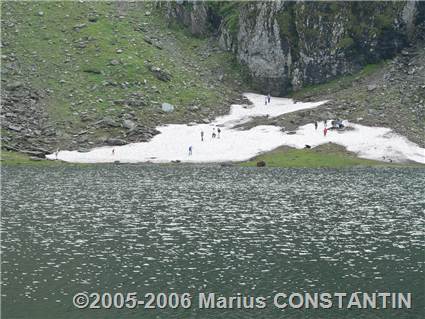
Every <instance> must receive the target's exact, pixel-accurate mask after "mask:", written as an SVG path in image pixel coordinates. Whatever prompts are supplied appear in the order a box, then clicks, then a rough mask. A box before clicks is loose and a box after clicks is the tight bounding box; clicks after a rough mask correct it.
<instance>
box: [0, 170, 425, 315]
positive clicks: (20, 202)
mask: <svg viewBox="0 0 425 319" xmlns="http://www.w3.org/2000/svg"><path fill="white" fill-rule="evenodd" d="M424 189H425V170H420V169H353V170H320V169H319V170H297V169H271V168H266V169H256V168H220V167H215V166H147V165H99V166H88V167H49V168H28V167H26V168H25V167H24V168H18V167H16V168H15V167H3V168H2V243H1V245H2V318H58V319H61V318H422V317H423V315H424V312H423V309H424V299H425V293H424V290H425V288H424V273H423V270H424V260H425V258H424V237H423V231H424V208H425V200H424ZM80 291H84V292H96V291H99V292H104V291H108V292H111V293H114V292H123V293H126V292H138V294H139V296H142V295H143V294H144V293H146V292H155V293H157V292H166V293H171V292H179V293H184V292H189V293H191V294H192V295H194V296H195V295H197V294H198V293H199V292H216V293H218V294H221V295H225V296H232V295H236V294H237V293H241V294H244V295H254V296H264V297H270V296H273V295H274V294H275V293H277V292H304V291H307V292H318V291H319V292H349V293H351V292H355V291H362V292H374V291H381V292H411V293H412V296H413V309H411V310H389V309H386V310H338V309H329V310H323V309H322V310H289V311H281V310H277V309H276V308H275V307H272V306H270V307H269V306H267V307H266V308H265V309H261V310H239V309H229V310H211V309H210V310H199V309H197V307H191V308H190V309H189V310H184V309H178V310H171V309H164V310H145V309H143V308H141V307H139V308H137V309H120V310H117V309H115V310H105V309H103V310H93V309H84V310H80V309H77V308H75V307H74V306H73V304H72V297H73V295H74V294H75V293H77V292H80ZM139 299H140V297H139ZM268 304H269V303H268Z"/></svg>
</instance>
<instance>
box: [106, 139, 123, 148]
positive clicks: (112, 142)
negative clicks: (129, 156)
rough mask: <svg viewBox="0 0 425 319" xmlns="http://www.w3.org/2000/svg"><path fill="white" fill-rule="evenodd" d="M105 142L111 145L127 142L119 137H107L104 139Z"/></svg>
mask: <svg viewBox="0 0 425 319" xmlns="http://www.w3.org/2000/svg"><path fill="white" fill-rule="evenodd" d="M106 144H108V145H111V146H121V145H126V144H127V142H126V141H124V140H122V139H119V138H108V139H107V140H106Z"/></svg>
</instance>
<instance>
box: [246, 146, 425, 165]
mask: <svg viewBox="0 0 425 319" xmlns="http://www.w3.org/2000/svg"><path fill="white" fill-rule="evenodd" d="M258 161H265V162H266V165H267V166H269V167H295V168H320V167H326V168H346V167H355V166H361V167H365V166H366V167H371V166H381V167H382V166H385V167H406V166H409V167H411V166H418V165H414V164H412V165H409V164H392V163H386V162H379V161H373V160H368V159H362V158H358V157H356V156H355V154H353V153H350V152H348V151H346V150H345V148H343V147H342V146H338V145H335V144H327V145H321V146H318V147H316V148H313V149H293V148H289V147H280V148H278V149H276V150H273V151H271V152H268V153H265V154H262V155H259V156H257V157H255V158H253V159H251V160H250V161H247V162H243V163H241V164H240V165H241V166H248V167H249V166H256V164H257V162H258ZM421 167H424V166H423V165H421Z"/></svg>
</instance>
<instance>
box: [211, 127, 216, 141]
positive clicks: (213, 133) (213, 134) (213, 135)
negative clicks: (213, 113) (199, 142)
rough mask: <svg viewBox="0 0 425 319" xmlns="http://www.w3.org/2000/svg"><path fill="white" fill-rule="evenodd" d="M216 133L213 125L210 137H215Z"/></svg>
mask: <svg viewBox="0 0 425 319" xmlns="http://www.w3.org/2000/svg"><path fill="white" fill-rule="evenodd" d="M215 136H216V134H215V127H214V128H213V132H212V138H215Z"/></svg>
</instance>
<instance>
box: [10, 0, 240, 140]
mask: <svg viewBox="0 0 425 319" xmlns="http://www.w3.org/2000/svg"><path fill="white" fill-rule="evenodd" d="M147 11H149V12H151V14H150V15H145V12H147ZM39 12H42V15H39ZM90 16H96V17H98V20H97V21H96V22H90V21H89V20H88V18H89V17H90ZM81 24H85V27H82V28H76V26H78V25H81ZM2 29H3V34H2V37H3V41H4V42H5V43H7V45H6V46H4V47H3V49H2V55H3V56H5V57H6V59H3V56H2V60H4V61H3V62H8V57H10V56H13V57H14V60H15V61H16V62H17V63H18V65H19V67H18V71H17V72H15V73H13V72H12V73H9V74H7V75H6V76H4V75H3V78H4V79H5V81H6V82H10V81H13V80H23V81H25V82H26V83H29V84H30V85H31V86H32V87H33V88H36V89H40V90H45V89H49V90H51V93H50V94H49V95H48V97H47V99H46V100H45V101H44V102H45V103H46V107H47V110H48V113H49V116H50V120H51V124H53V125H54V126H55V127H56V128H57V129H59V130H63V131H66V132H67V133H69V134H73V133H76V132H78V131H79V130H83V129H88V128H89V129H90V130H91V131H92V130H93V129H94V128H93V127H90V126H88V125H87V123H83V122H82V121H81V119H80V116H81V115H82V114H84V115H88V116H89V117H92V118H93V119H100V118H102V117H104V116H105V115H108V116H111V117H112V118H115V117H116V116H119V115H121V114H122V113H126V112H130V111H131V112H134V113H135V115H136V117H137V119H138V122H139V123H140V124H142V125H146V126H155V124H158V123H160V122H168V123H170V122H179V121H187V120H188V119H190V117H191V116H192V114H191V113H188V112H187V107H188V106H189V105H197V106H199V107H200V108H201V111H200V112H201V113H202V111H203V110H204V112H203V115H202V116H205V115H208V114H210V113H211V111H212V110H214V109H215V108H218V107H223V105H227V103H225V101H226V98H227V97H228V96H229V95H231V94H232V93H234V90H233V89H232V86H234V85H235V82H236V81H239V80H240V78H239V77H238V74H237V73H236V72H232V71H233V67H234V65H233V57H232V55H231V54H230V53H224V52H215V53H214V54H211V55H209V56H205V55H204V54H203V49H205V48H207V47H208V41H207V40H206V39H197V38H193V37H191V36H190V35H187V34H186V33H185V32H186V31H185V30H183V29H175V28H174V29H173V30H172V32H170V30H169V29H167V27H166V23H165V21H164V19H163V13H161V12H159V11H158V10H155V8H154V7H153V2H146V3H145V2H137V3H124V4H117V3H108V2H84V3H80V2H77V1H67V2H2ZM145 36H149V37H151V38H157V39H158V40H156V41H159V42H160V43H161V46H162V47H163V49H162V50H160V49H158V48H156V47H155V46H153V45H150V44H148V43H146V42H145V41H144V40H143V38H144V37H145ZM80 43H84V44H85V45H86V47H84V48H80V47H79V45H80ZM118 49H121V50H122V51H123V52H122V53H117V50H118ZM114 59H115V60H118V61H119V62H120V64H119V65H110V62H111V60H114ZM148 64H151V65H153V66H156V67H160V68H161V69H165V70H167V71H168V72H169V73H171V75H172V80H171V81H170V82H163V81H160V80H158V79H157V78H156V77H155V76H154V75H153V73H152V72H151V71H149V69H148V67H147V66H148ZM87 71H88V72H87ZM93 71H94V72H95V73H93ZM214 71H217V72H218V71H219V72H222V73H224V74H226V76H225V78H224V81H223V82H218V81H216V79H217V78H218V75H216V74H214ZM145 80H146V84H145V82H144V81H145ZM108 82H109V83H113V85H110V84H107V83H108ZM123 84H125V86H123ZM132 93H139V94H141V95H142V96H143V97H144V98H145V100H146V101H148V103H147V104H148V105H147V106H146V107H141V108H131V109H129V108H126V107H125V106H120V105H114V103H113V101H114V100H118V99H125V98H128V97H129V96H130V95H131V94H132ZM162 102H168V103H172V104H174V105H175V106H176V107H177V108H176V111H175V112H173V113H170V114H163V113H162V112H161V111H160V107H159V105H160V103H162ZM108 130H110V131H111V130H112V131H113V130H114V129H112V128H111V129H108ZM115 130H116V131H118V130H119V129H115ZM2 133H3V134H6V135H7V134H13V132H10V131H3V132H2ZM104 133H105V132H103V131H102V129H99V131H96V132H93V134H94V136H97V135H102V134H104ZM109 133H110V132H109ZM112 133H113V132H112ZM112 135H113V134H112Z"/></svg>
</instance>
